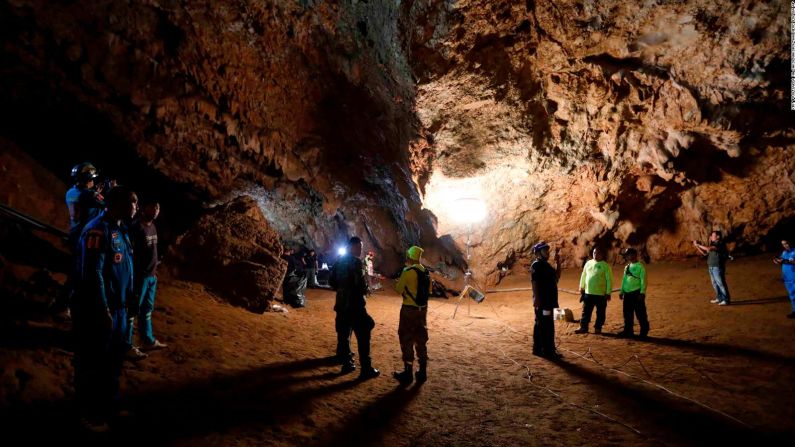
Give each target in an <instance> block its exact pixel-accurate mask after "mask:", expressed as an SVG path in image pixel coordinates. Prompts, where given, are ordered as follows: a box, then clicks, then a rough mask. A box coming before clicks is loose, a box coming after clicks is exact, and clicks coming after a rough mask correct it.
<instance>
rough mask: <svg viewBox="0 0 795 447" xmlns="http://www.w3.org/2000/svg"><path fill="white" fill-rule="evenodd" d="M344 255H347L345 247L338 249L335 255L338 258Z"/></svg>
mask: <svg viewBox="0 0 795 447" xmlns="http://www.w3.org/2000/svg"><path fill="white" fill-rule="evenodd" d="M346 253H348V249H347V248H345V247H340V248H338V249H337V254H338V255H340V256H345V254H346Z"/></svg>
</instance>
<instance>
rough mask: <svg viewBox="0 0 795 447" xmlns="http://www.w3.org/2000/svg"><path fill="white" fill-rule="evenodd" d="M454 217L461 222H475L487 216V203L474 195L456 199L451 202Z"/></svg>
mask: <svg viewBox="0 0 795 447" xmlns="http://www.w3.org/2000/svg"><path fill="white" fill-rule="evenodd" d="M450 208H451V213H452V215H453V219H455V221H456V222H459V223H465V224H475V223H478V222H480V221H481V220H483V219H484V218H485V217H486V214H487V213H488V209H487V208H486V204H485V203H484V202H483V201H482V200H480V199H475V198H472V197H464V198H461V199H457V200H454V201H453V202H452V203H451V204H450Z"/></svg>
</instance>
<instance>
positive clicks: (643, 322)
mask: <svg viewBox="0 0 795 447" xmlns="http://www.w3.org/2000/svg"><path fill="white" fill-rule="evenodd" d="M621 255H622V256H623V257H624V260H626V261H627V265H626V266H625V267H624V277H623V278H622V279H621V291H620V292H619V294H618V297H619V298H620V299H622V300H623V301H624V330H623V331H621V332H620V333H619V334H618V336H619V337H632V336H633V335H634V332H635V331H634V327H635V315H637V316H638V323H640V338H646V337H647V336H648V334H649V318H648V316H647V315H646V268H645V267H643V264H642V263H641V262H638V251H637V250H635V249H634V248H632V247H630V248H627V249H626V250H624V251H623V252H622V253H621Z"/></svg>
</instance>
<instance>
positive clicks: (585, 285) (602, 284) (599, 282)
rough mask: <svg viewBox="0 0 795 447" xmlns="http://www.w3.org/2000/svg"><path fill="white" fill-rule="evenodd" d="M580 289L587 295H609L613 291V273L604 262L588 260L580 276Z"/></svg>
mask: <svg viewBox="0 0 795 447" xmlns="http://www.w3.org/2000/svg"><path fill="white" fill-rule="evenodd" d="M580 289H585V293H586V294H588V295H609V294H610V292H611V290H612V289H613V272H612V270H610V265H608V263H607V262H605V261H599V262H597V261H596V260H595V259H590V260H588V262H586V263H585V267H583V269H582V275H580Z"/></svg>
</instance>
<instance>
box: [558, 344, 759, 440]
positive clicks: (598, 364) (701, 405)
mask: <svg viewBox="0 0 795 447" xmlns="http://www.w3.org/2000/svg"><path fill="white" fill-rule="evenodd" d="M560 349H563V350H564V351H566V352H568V353H570V354H573V355H575V356H577V357H579V358H581V359H583V360H587V361H589V362H592V363H594V364H595V365H597V366H600V367H602V368H605V369H608V370H610V371H613V372H616V373H618V374H621V375H624V376H626V377H629V378H632V379H635V380H639V381H641V382H643V383H645V384H647V385H650V386H652V387H654V388H657V389H660V390H662V391H665V392H666V393H668V394H671V395H672V396H676V397H678V398H680V399H683V400H686V401H688V402H691V403H694V404H696V405H698V406H700V407H702V408H704V409H707V410H709V411H712V412H714V413H717V414H719V415H721V416H723V417H726V418H728V419H731V420H732V421H734V422H736V423H738V424H740V425H742V426H744V427H747V428H752V427H751V425H749V424H747V423H745V422H743V421H741V420H739V419H737V418H736V417H734V416H732V415H730V414H728V413H725V412H723V411H721V410H719V409H717V408H714V407H711V406H709V405H707V404H705V403H703V402H700V401H698V400H696V399H692V398H690V397H687V396H684V395H682V394H679V393H677V392H675V391H671V390H670V389H668V388H666V387H664V386H662V385H660V384H658V383H655V382H652V381H650V380H646V379H644V378H643V377H639V376H636V375H634V374H630V373H628V372H626V371H622V370H620V369H616V368H611V367H608V366H604V365H602V364H600V363H599V362H597V361H596V360H594V359H593V358H589V357H586V356H585V355H582V354H579V353H577V352H574V351H572V350H570V349H566V348H563V347H560ZM588 351H589V353H590V348H588ZM591 357H593V356H592V355H591ZM645 369H646V368H645V367H644V370H645ZM647 373H648V371H647Z"/></svg>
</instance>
